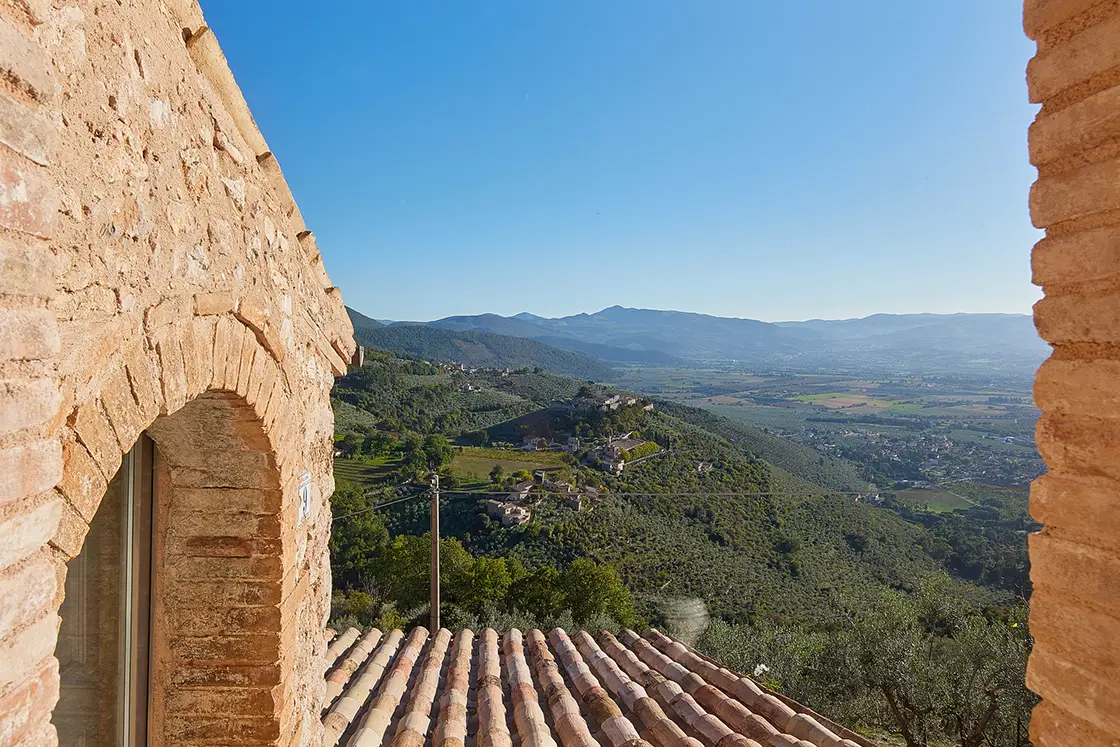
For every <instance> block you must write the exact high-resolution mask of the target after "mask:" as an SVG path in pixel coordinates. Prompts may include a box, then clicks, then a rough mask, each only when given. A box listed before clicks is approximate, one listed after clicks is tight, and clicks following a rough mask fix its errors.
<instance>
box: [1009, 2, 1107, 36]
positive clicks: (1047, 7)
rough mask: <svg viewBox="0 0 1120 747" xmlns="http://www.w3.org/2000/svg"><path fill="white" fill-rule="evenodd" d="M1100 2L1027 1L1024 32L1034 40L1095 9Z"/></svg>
mask: <svg viewBox="0 0 1120 747" xmlns="http://www.w3.org/2000/svg"><path fill="white" fill-rule="evenodd" d="M1099 2H1100V0H1025V2H1024V3H1023V31H1025V32H1026V34H1027V36H1029V37H1030V38H1032V39H1038V37H1039V36H1040V35H1041V34H1042V32H1044V31H1047V30H1048V29H1051V28H1053V27H1054V26H1057V25H1058V24H1060V23H1062V22H1063V21H1068V20H1069V19H1071V18H1073V17H1075V16H1077V15H1078V14H1080V13H1083V12H1085V11H1086V10H1088V9H1089V8H1091V7H1093V6H1094V5H1096V4H1097V3H1099Z"/></svg>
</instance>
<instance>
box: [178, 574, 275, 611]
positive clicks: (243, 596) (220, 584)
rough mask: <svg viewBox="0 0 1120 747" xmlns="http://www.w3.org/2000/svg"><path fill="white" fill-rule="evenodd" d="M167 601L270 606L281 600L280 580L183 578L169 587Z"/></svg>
mask: <svg viewBox="0 0 1120 747" xmlns="http://www.w3.org/2000/svg"><path fill="white" fill-rule="evenodd" d="M165 601H166V603H167V604H172V605H175V606H176V607H178V608H180V609H186V608H188V607H189V608H192V609H194V608H198V607H214V606H216V607H267V606H271V605H274V604H279V603H280V584H279V583H276V582H273V581H253V580H231V579H222V580H219V581H193V580H188V579H183V578H180V579H178V580H177V581H176V583H174V584H171V585H170V586H169V587H168V588H167V589H166V591H165Z"/></svg>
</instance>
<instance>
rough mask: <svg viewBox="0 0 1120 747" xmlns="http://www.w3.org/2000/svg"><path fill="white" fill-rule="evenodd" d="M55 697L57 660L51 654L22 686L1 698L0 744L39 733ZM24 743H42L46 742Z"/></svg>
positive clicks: (13, 742) (37, 745)
mask: <svg viewBox="0 0 1120 747" xmlns="http://www.w3.org/2000/svg"><path fill="white" fill-rule="evenodd" d="M57 700H58V662H57V661H55V659H54V657H51V658H49V659H47V661H46V663H45V664H44V665H43V667H42V668H41V669H40V670H39V671H38V672H36V673H35V674H33V675H32V677H31V679H30V680H28V682H27V683H26V684H25V685H24V686H23V687H20V688H17V689H15V690H13V691H12V692H11V693H9V694H8V695H7V696H5V697H3V698H0V744H5V745H17V744H20V743H21V740H24V739H29V738H32V737H35V736H36V735H37V734H40V733H42V732H41V730H42V726H43V722H44V721H45V720H46V717H47V716H48V715H49V714H50V712H51V709H52V708H53V707H54V704H55V702H56V701H57ZM48 726H49V724H48ZM27 744H34V745H35V746H36V747H42V746H43V745H44V744H45V743H44V742H30V741H29V742H27Z"/></svg>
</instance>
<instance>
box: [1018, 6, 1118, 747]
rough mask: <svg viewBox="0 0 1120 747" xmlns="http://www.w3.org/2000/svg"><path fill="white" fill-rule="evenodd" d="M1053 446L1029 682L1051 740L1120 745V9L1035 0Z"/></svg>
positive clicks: (1037, 154)
mask: <svg viewBox="0 0 1120 747" xmlns="http://www.w3.org/2000/svg"><path fill="white" fill-rule="evenodd" d="M1024 11H1025V12H1024V26H1025V29H1026V32H1027V34H1028V35H1029V36H1030V37H1031V38H1032V39H1034V40H1036V41H1037V43H1038V51H1037V54H1036V55H1035V57H1034V58H1033V59H1032V60H1031V62H1030V64H1029V66H1028V69H1027V81H1028V87H1029V91H1030V99H1031V101H1032V102H1035V103H1039V104H1042V109H1041V111H1040V112H1039V114H1038V117H1037V119H1036V120H1035V122H1034V124H1033V125H1032V126H1031V128H1030V157H1031V162H1032V163H1033V164H1034V165H1035V166H1037V167H1038V181H1037V182H1036V183H1035V185H1034V187H1033V189H1032V191H1031V198H1030V207H1031V217H1032V220H1033V221H1034V224H1035V225H1036V226H1038V227H1039V228H1044V229H1046V237H1045V238H1044V239H1042V241H1040V242H1039V243H1038V244H1037V245H1036V246H1035V249H1034V254H1033V269H1034V282H1035V283H1036V284H1038V285H1041V286H1042V287H1043V290H1044V291H1045V298H1044V299H1043V300H1041V301H1040V302H1039V303H1038V304H1037V306H1036V307H1035V324H1036V325H1037V327H1038V331H1039V333H1040V334H1041V335H1042V337H1043V338H1045V339H1046V340H1047V341H1049V342H1050V343H1051V344H1052V345H1053V348H1054V350H1053V354H1052V355H1051V357H1050V359H1049V360H1048V361H1046V363H1045V364H1043V366H1042V368H1041V369H1040V370H1039V372H1038V377H1037V381H1036V384H1035V398H1036V400H1037V402H1038V406H1039V407H1040V408H1041V409H1042V412H1043V414H1042V418H1041V420H1040V421H1039V423H1038V429H1037V441H1038V447H1039V450H1040V451H1041V452H1042V455H1043V457H1044V458H1045V459H1046V463H1047V465H1048V467H1049V473H1048V474H1047V475H1045V476H1043V477H1041V478H1039V479H1038V480H1037V481H1036V482H1035V484H1034V486H1033V489H1032V491H1031V511H1032V513H1033V515H1034V517H1035V518H1036V519H1037V520H1038V521H1040V522H1042V523H1043V524H1044V525H1045V527H1044V528H1043V530H1042V531H1041V532H1039V533H1038V534H1036V535H1034V536H1032V537H1031V538H1030V556H1031V579H1032V580H1033V582H1034V589H1035V592H1034V597H1033V599H1032V602H1031V621H1030V622H1031V631H1032V633H1033V634H1034V636H1035V640H1036V644H1035V649H1034V653H1033V654H1032V656H1031V659H1030V664H1029V666H1028V672H1027V683H1028V685H1029V686H1030V687H1031V689H1032V690H1034V691H1035V692H1036V693H1038V694H1039V695H1040V696H1042V698H1043V701H1042V703H1041V704H1040V705H1039V706H1038V707H1037V708H1036V709H1035V712H1034V716H1033V719H1032V723H1031V737H1032V739H1033V741H1034V744H1035V745H1037V746H1038V747H1058V746H1059V745H1060V746H1062V747H1065V746H1067V745H1068V746H1069V747H1072V746H1073V745H1112V746H1116V745H1120V7H1118V4H1117V3H1116V2H1114V1H1113V0H1106V1H1104V2H1101V1H1100V0H1026V3H1025V9H1024Z"/></svg>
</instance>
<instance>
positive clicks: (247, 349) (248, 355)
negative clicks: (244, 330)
mask: <svg viewBox="0 0 1120 747" xmlns="http://www.w3.org/2000/svg"><path fill="white" fill-rule="evenodd" d="M258 355H259V356H262V357H263V356H265V355H268V353H266V352H265V351H264V348H262V347H261V346H260V345H258V344H257V341H256V338H255V337H253V335H251V334H250V335H246V336H245V344H244V346H242V348H241V365H240V366H238V368H237V393H238V394H240V395H241V396H243V397H245V396H248V394H249V382H250V381H251V379H252V374H253V364H254V363H255V362H256V358H257V356H258Z"/></svg>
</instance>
